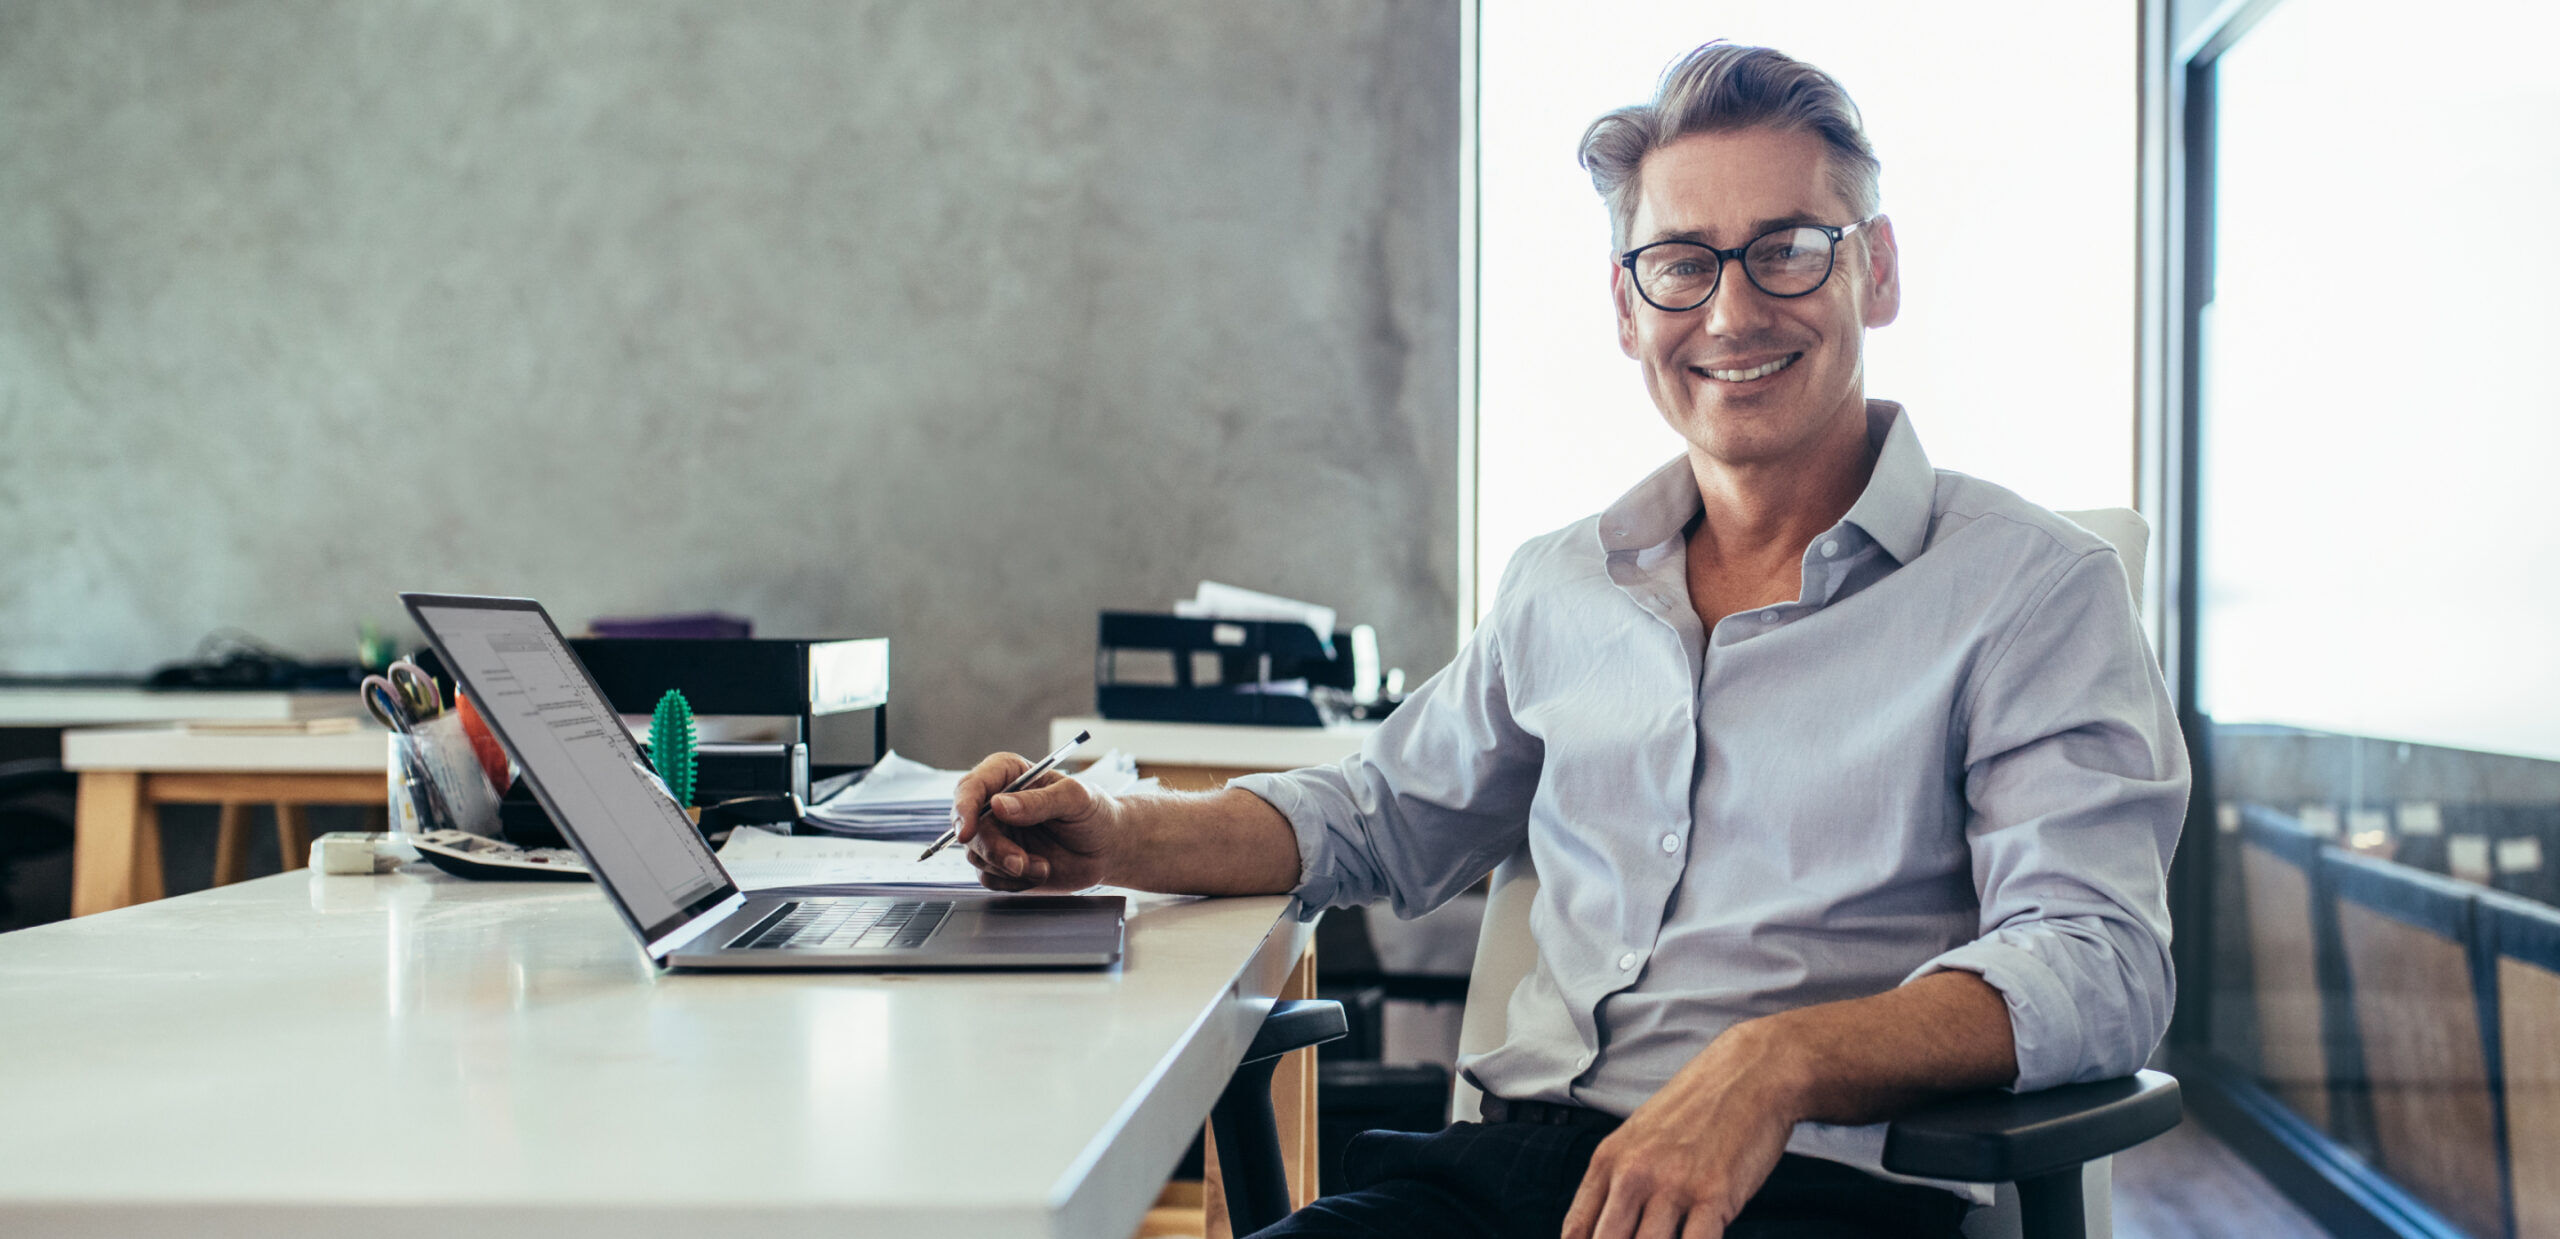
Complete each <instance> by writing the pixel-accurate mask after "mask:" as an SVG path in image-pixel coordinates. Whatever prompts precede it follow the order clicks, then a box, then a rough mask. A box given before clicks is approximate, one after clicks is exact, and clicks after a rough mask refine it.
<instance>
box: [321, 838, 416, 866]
mask: <svg viewBox="0 0 2560 1239" xmlns="http://www.w3.org/2000/svg"><path fill="white" fill-rule="evenodd" d="M389 838H390V836H389V835H384V834H374V833H370V832H366V831H357V830H333V831H330V832H329V833H328V834H325V835H322V836H320V837H319V838H317V839H314V840H312V841H311V867H312V868H314V869H317V870H319V871H320V872H322V873H389V872H390V871H391V870H393V869H396V868H398V867H399V865H400V857H399V855H398V854H397V853H396V852H394V851H392V850H391V849H389V848H386V847H383V846H381V844H382V843H383V842H384V841H385V840H388V839H389Z"/></svg>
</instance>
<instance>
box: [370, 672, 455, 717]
mask: <svg viewBox="0 0 2560 1239" xmlns="http://www.w3.org/2000/svg"><path fill="white" fill-rule="evenodd" d="M383 675H384V676H386V677H388V678H389V680H390V682H391V691H392V692H393V694H395V695H396V696H398V697H399V699H400V701H401V704H403V705H406V706H407V707H409V717H410V718H411V719H412V720H413V721H418V722H424V721H425V720H427V719H431V718H434V717H435V716H437V715H439V714H442V713H444V694H443V693H441V692H438V691H436V682H435V679H434V677H432V676H429V675H428V674H427V673H426V672H425V671H423V670H421V669H420V668H419V666H418V664H416V663H413V662H410V661H409V660H408V659H405V658H402V659H396V660H394V661H393V662H392V664H391V665H390V666H389V667H386V668H384V669H383Z"/></svg>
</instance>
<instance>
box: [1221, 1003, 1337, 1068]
mask: <svg viewBox="0 0 2560 1239" xmlns="http://www.w3.org/2000/svg"><path fill="white" fill-rule="evenodd" d="M1350 1031H1351V1020H1350V1017H1348V1016H1347V1015H1345V1014H1344V1013H1343V1010H1342V1004H1341V1003H1338V1002H1335V1001H1333V1000H1332V999H1329V998H1299V999H1293V1000H1290V1001H1287V1002H1275V1003H1273V1004H1271V1014H1269V1015H1266V1016H1264V1017H1262V1030H1261V1031H1260V1032H1257V1033H1255V1034H1254V1035H1253V1044H1252V1045H1250V1046H1248V1047H1246V1048H1245V1052H1244V1061H1245V1062H1246V1063H1258V1062H1262V1061H1263V1060H1265V1059H1272V1058H1278V1057H1280V1056H1281V1055H1283V1054H1286V1053H1288V1052H1289V1051H1291V1050H1303V1049H1305V1048H1307V1047H1308V1046H1311V1045H1322V1044H1324V1043H1325V1042H1327V1041H1336V1040H1340V1039H1341V1038H1342V1037H1344V1036H1345V1035H1347V1034H1349V1033H1350Z"/></svg>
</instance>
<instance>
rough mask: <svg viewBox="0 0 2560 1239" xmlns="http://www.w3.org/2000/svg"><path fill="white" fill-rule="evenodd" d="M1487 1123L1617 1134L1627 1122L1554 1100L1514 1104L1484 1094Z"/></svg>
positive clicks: (1485, 1119) (1507, 1100) (1598, 1111)
mask: <svg viewBox="0 0 2560 1239" xmlns="http://www.w3.org/2000/svg"><path fill="white" fill-rule="evenodd" d="M1482 1113H1483V1114H1484V1121H1485V1122H1488V1123H1537V1124H1541V1125H1544V1126H1548V1127H1590V1128H1596V1129H1598V1130H1600V1131H1616V1130H1617V1129H1618V1126H1619V1125H1620V1124H1622V1123H1624V1122H1626V1120H1625V1119H1622V1118H1620V1117H1618V1116H1617V1115H1614V1114H1610V1113H1607V1112H1605V1111H1600V1110H1594V1109H1591V1108H1589V1107H1587V1106H1565V1105H1558V1104H1556V1103H1555V1102H1552V1101H1513V1100H1511V1099H1509V1098H1506V1097H1496V1096H1494V1095H1493V1094H1491V1093H1487V1094H1485V1098H1484V1105H1483V1109H1482Z"/></svg>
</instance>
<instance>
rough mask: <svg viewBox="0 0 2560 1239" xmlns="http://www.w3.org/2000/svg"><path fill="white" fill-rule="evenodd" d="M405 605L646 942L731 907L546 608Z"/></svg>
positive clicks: (711, 864) (691, 833)
mask: <svg viewBox="0 0 2560 1239" xmlns="http://www.w3.org/2000/svg"><path fill="white" fill-rule="evenodd" d="M401 597H402V599H403V600H404V601H406V602H407V603H408V604H409V611H410V613H411V614H412V615H414V616H416V617H417V620H418V626H419V627H421V628H423V629H425V630H426V633H427V636H428V638H429V639H430V640H432V641H433V642H434V643H435V647H436V651H437V653H438V654H440V655H442V656H443V658H444V663H445V666H446V668H447V669H448V670H450V671H451V672H452V673H453V675H454V677H455V678H456V679H458V680H460V681H461V682H462V684H463V686H464V687H465V688H468V689H470V690H471V699H472V702H473V703H474V704H476V705H477V706H479V708H480V712H481V714H482V716H483V717H485V718H486V719H488V722H489V727H490V729H491V730H492V731H495V732H497V733H498V738H499V739H500V740H502V741H504V742H505V743H506V746H507V751H508V752H509V753H510V754H512V755H513V756H514V757H515V760H516V764H517V765H518V766H521V767H522V768H523V770H524V773H525V776H526V777H527V778H528V779H530V780H531V781H532V783H533V788H534V792H535V794H536V795H537V796H538V797H539V798H540V799H541V801H542V805H543V807H544V808H545V809H547V810H549V811H550V813H551V820H552V821H554V822H556V823H558V824H559V826H560V830H561V833H562V834H565V835H567V836H568V837H569V840H570V842H572V843H575V844H576V845H577V847H578V851H579V853H580V854H581V855H583V856H585V857H586V860H587V867H588V869H589V870H591V871H592V872H593V873H594V874H595V876H596V880H597V881H599V882H601V883H603V884H604V887H605V892H606V893H607V894H608V895H610V896H612V898H613V901H614V903H616V904H617V905H619V906H620V907H621V910H622V914H623V916H624V917H625V918H626V919H627V920H629V921H630V922H631V927H632V929H633V930H635V931H637V932H638V933H639V934H640V939H641V942H642V944H643V945H646V944H647V943H651V942H655V941H657V940H658V939H660V938H662V937H665V936H666V935H667V934H669V933H672V932H674V931H675V930H676V929H677V928H678V927H680V926H682V925H683V924H684V923H685V922H686V921H688V920H690V919H692V918H693V917H695V916H697V915H699V914H700V913H702V912H703V911H705V910H707V909H709V908H711V907H713V906H714V905H716V904H718V903H719V902H720V901H721V900H723V899H726V898H728V896H729V895H730V894H731V893H732V892H733V891H734V890H735V889H736V888H735V887H734V886H732V885H731V884H730V882H729V875H728V873H727V871H725V870H723V869H722V868H721V867H720V862H719V861H718V860H716V859H714V858H713V856H712V855H711V847H710V845H709V844H707V843H705V842H703V839H702V832H701V831H700V830H698V829H696V828H695V827H694V824H693V823H692V821H691V820H689V819H687V818H686V817H685V815H684V811H683V810H682V809H679V808H677V807H676V804H675V802H674V801H673V800H671V799H669V798H668V797H667V795H666V793H665V792H663V791H661V790H660V789H659V787H658V785H657V783H656V782H655V781H654V780H653V779H652V778H651V777H650V775H649V774H648V773H647V765H646V761H647V759H646V758H644V757H642V756H641V753H640V746H639V745H638V744H636V743H634V742H633V741H632V739H631V733H630V732H629V731H627V730H626V729H624V727H623V725H622V720H621V718H620V716H618V715H616V714H615V713H614V710H613V707H612V706H611V705H609V704H607V703H606V701H605V699H604V694H603V693H601V692H599V691H598V690H597V688H596V685H595V681H594V680H593V679H591V678H589V677H588V675H587V671H586V668H585V667H583V666H580V665H579V663H578V660H577V656H576V655H573V654H571V653H570V652H569V647H568V645H567V644H566V643H565V642H563V641H561V639H560V634H559V632H558V630H556V629H554V628H553V627H552V626H551V617H550V616H548V615H546V614H544V613H543V610H542V607H541V604H539V603H536V602H533V601H532V600H530V599H518V598H456V597H440V596H433V595H425V594H404V595H402V596H401Z"/></svg>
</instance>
